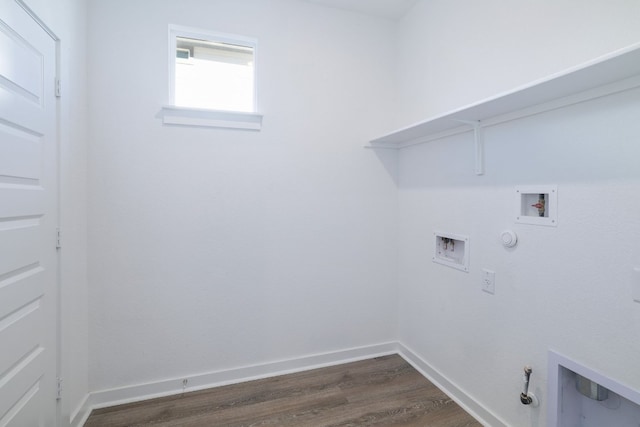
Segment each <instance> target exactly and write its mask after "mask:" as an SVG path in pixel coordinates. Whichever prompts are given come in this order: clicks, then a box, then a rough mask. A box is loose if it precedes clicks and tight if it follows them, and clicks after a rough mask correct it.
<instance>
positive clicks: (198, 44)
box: [173, 34, 256, 112]
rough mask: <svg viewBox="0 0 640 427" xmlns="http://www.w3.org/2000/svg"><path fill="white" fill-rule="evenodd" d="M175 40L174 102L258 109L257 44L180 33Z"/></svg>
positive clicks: (227, 109)
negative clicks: (256, 101) (256, 89)
mask: <svg viewBox="0 0 640 427" xmlns="http://www.w3.org/2000/svg"><path fill="white" fill-rule="evenodd" d="M174 42H175V55H174V61H175V63H174V67H173V71H174V76H173V77H174V82H173V102H174V105H176V106H178V107H190V108H205V109H213V110H224V111H238V112H255V111H256V106H255V46H254V45H251V44H250V43H242V42H241V41H239V42H234V41H233V40H231V41H229V40H228V39H225V40H221V39H216V38H215V36H209V37H205V36H202V37H188V36H182V35H178V34H176V35H175V39H174Z"/></svg>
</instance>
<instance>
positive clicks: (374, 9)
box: [306, 0, 418, 20]
mask: <svg viewBox="0 0 640 427" xmlns="http://www.w3.org/2000/svg"><path fill="white" fill-rule="evenodd" d="M306 1H309V2H311V3H316V4H320V5H323V6H327V7H335V8H338V9H345V10H350V11H352V12H359V13H365V14H367V15H373V16H378V17H381V18H387V19H392V20H398V19H400V18H402V17H403V16H404V15H405V14H406V13H407V12H408V11H409V9H411V8H412V7H413V5H415V4H416V3H417V2H418V0H306Z"/></svg>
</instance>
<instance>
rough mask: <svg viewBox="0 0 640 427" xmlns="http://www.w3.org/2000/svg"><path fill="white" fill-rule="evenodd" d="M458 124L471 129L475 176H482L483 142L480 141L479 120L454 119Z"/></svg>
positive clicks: (480, 125)
mask: <svg viewBox="0 0 640 427" xmlns="http://www.w3.org/2000/svg"><path fill="white" fill-rule="evenodd" d="M454 121H456V122H459V123H464V124H465V125H469V126H471V127H472V128H473V149H474V153H475V158H476V175H484V141H483V140H482V123H481V122H480V120H459V119H454Z"/></svg>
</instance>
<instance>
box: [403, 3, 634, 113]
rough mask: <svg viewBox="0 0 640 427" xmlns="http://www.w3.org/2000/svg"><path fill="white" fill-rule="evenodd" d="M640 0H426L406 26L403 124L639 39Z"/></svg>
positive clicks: (521, 83) (519, 84)
mask: <svg viewBox="0 0 640 427" xmlns="http://www.w3.org/2000/svg"><path fill="white" fill-rule="evenodd" d="M639 16H640V2H638V1H637V0H611V1H605V0H588V1H583V0H560V1H553V0H542V1H540V0H522V1H518V2H515V3H514V2H513V1H509V0H483V1H468V0H455V1H448V0H429V1H427V0H421V1H419V2H418V3H417V4H416V6H415V7H414V8H413V9H412V10H411V12H410V13H409V14H408V15H407V16H406V18H405V19H404V21H403V22H402V23H401V25H400V26H399V40H398V51H399V61H398V72H399V78H398V83H399V87H398V93H399V97H400V102H399V107H398V109H397V111H398V113H399V114H398V115H397V118H398V123H397V124H398V125H407V124H410V123H413V122H416V121H421V120H424V119H426V118H428V117H431V116H433V115H437V114H440V113H443V112H446V111H450V110H453V109H456V108H459V107H463V106H465V105H468V104H471V103H474V102H477V101H480V100H482V99H485V98H487V97H490V96H493V95H496V94H499V93H501V92H504V91H508V90H511V89H513V88H516V87H518V86H521V85H524V84H527V83H529V82H532V81H534V80H537V79H539V78H542V77H546V76H548V75H551V74H553V73H556V72H559V71H562V70H565V69H567V68H569V67H572V66H575V65H577V64H581V63H583V62H586V61H588V60H590V59H593V58H595V57H598V56H600V55H603V54H606V53H609V52H611V51H613V50H616V49H619V48H621V47H624V46H627V45H630V44H632V43H634V42H636V41H638V34H639V32H640V30H639V29H638V25H637V23H638V17H639Z"/></svg>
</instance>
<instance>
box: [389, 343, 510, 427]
mask: <svg viewBox="0 0 640 427" xmlns="http://www.w3.org/2000/svg"><path fill="white" fill-rule="evenodd" d="M397 346H398V354H399V355H400V356H402V358H404V360H406V361H407V362H408V363H409V364H411V366H413V367H414V368H415V369H416V370H417V371H418V372H420V373H421V374H422V375H423V376H424V377H425V378H427V379H428V380H429V381H431V382H432V383H433V384H434V385H436V386H437V387H438V388H439V389H440V390H442V391H443V392H444V393H445V394H447V395H448V396H449V397H450V398H451V399H452V400H453V401H455V402H456V403H457V404H458V405H460V406H461V407H462V408H463V409H464V410H465V411H467V412H468V413H469V414H471V416H473V417H474V418H475V419H476V420H478V422H480V423H482V425H484V426H488V427H508V424H506V423H505V422H504V421H502V420H501V419H500V418H498V417H497V416H496V415H495V414H493V413H492V412H490V411H489V410H487V409H486V408H485V407H483V406H482V405H480V404H478V403H477V402H476V401H475V400H473V399H472V398H471V397H470V396H469V395H468V394H467V393H465V392H464V391H463V390H462V389H461V388H460V387H458V386H457V385H456V384H455V383H453V382H452V381H450V380H449V379H447V377H446V376H444V375H443V374H441V373H440V372H439V371H438V370H437V369H435V368H434V367H432V366H431V365H429V363H427V362H426V361H425V360H424V359H423V358H422V357H420V356H418V354H417V353H416V352H414V351H413V350H411V349H410V348H408V347H407V346H405V345H404V344H401V343H398V344H397Z"/></svg>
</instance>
